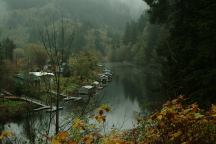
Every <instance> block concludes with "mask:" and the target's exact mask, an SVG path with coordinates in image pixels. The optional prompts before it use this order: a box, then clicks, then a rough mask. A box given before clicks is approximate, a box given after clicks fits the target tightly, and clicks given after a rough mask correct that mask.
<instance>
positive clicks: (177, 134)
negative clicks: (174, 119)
mask: <svg viewBox="0 0 216 144" xmlns="http://www.w3.org/2000/svg"><path fill="white" fill-rule="evenodd" d="M181 135H182V131H181V130H178V131H177V132H175V133H174V134H172V135H171V139H170V140H172V141H173V140H175V139H176V138H178V137H179V136H181Z"/></svg>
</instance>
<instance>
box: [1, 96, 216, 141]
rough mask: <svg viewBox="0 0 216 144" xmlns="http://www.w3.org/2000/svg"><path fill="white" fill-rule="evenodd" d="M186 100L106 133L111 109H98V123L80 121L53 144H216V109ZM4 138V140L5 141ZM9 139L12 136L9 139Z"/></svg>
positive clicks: (166, 105)
mask: <svg viewBox="0 0 216 144" xmlns="http://www.w3.org/2000/svg"><path fill="white" fill-rule="evenodd" d="M185 101H186V99H185V98H184V97H183V96H180V97H178V98H177V99H174V100H172V101H168V102H166V103H165V104H164V105H163V107H162V108H161V110H160V111H157V112H155V113H153V114H152V115H150V116H145V117H139V118H137V126H136V127H135V128H133V129H130V130H125V131H119V130H117V129H112V130H111V131H110V132H108V133H107V132H106V133H104V132H102V131H101V129H103V128H104V124H105V122H106V113H107V112H109V111H110V108H109V107H108V106H107V105H102V106H101V107H100V108H98V109H97V111H96V114H95V116H93V117H92V119H93V120H95V122H96V123H90V122H89V120H86V119H81V118H76V119H74V120H73V122H72V126H71V129H70V130H68V131H62V132H60V133H59V134H57V135H56V136H53V137H51V138H49V141H50V143H51V144H214V143H216V105H212V107H211V109H210V110H209V111H204V110H201V109H200V108H199V106H198V104H196V103H193V104H187V103H186V102H185ZM4 135H5V134H4V133H2V135H1V137H0V138H1V139H3V137H4ZM6 136H8V135H6Z"/></svg>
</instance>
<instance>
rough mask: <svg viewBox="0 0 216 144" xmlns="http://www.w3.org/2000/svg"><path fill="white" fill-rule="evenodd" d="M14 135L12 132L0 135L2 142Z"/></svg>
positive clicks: (4, 132)
mask: <svg viewBox="0 0 216 144" xmlns="http://www.w3.org/2000/svg"><path fill="white" fill-rule="evenodd" d="M12 135H13V134H12V132H10V131H3V132H2V133H1V135H0V140H3V139H5V138H8V137H11V136H12Z"/></svg>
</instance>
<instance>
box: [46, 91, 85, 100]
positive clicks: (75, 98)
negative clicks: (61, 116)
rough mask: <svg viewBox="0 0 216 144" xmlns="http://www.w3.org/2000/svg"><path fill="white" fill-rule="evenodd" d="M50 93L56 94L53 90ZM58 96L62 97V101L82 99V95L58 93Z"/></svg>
mask: <svg viewBox="0 0 216 144" xmlns="http://www.w3.org/2000/svg"><path fill="white" fill-rule="evenodd" d="M50 93H51V94H53V95H57V93H56V92H54V91H51V92H50ZM60 96H62V97H63V100H64V101H71V100H73V101H79V100H82V97H76V96H68V95H65V94H60Z"/></svg>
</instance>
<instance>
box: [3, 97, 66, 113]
mask: <svg viewBox="0 0 216 144" xmlns="http://www.w3.org/2000/svg"><path fill="white" fill-rule="evenodd" d="M4 98H5V99H12V100H13V99H14V100H15V99H17V100H23V101H26V102H29V103H33V104H35V105H38V106H40V107H39V108H35V109H34V111H42V110H46V111H47V112H55V111H56V110H57V108H56V106H49V105H47V104H45V103H44V102H42V101H40V100H37V99H33V98H29V97H17V96H12V95H11V96H5V97H4ZM58 109H59V110H62V109H63V107H59V108H58Z"/></svg>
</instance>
